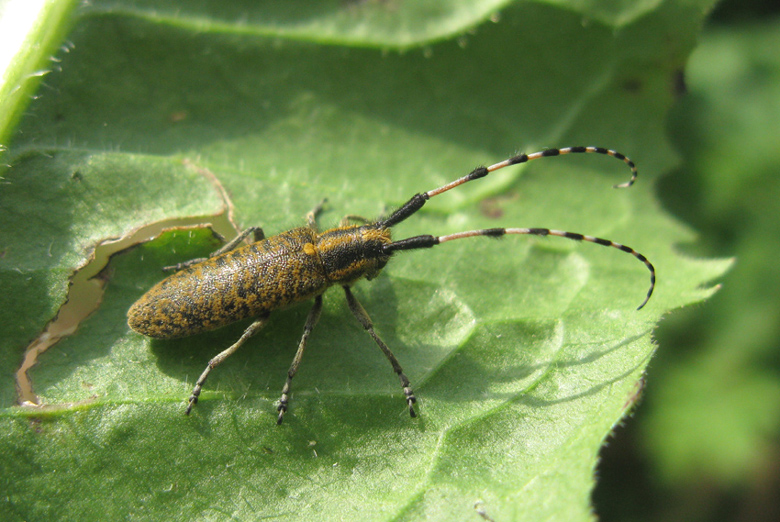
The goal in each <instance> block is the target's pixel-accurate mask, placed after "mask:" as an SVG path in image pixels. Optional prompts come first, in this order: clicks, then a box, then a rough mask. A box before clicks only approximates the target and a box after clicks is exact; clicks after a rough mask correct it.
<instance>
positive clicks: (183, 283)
mask: <svg viewBox="0 0 780 522" xmlns="http://www.w3.org/2000/svg"><path fill="white" fill-rule="evenodd" d="M571 153H597V154H605V155H607V156H612V157H613V158H617V159H619V160H621V161H623V162H625V163H626V164H627V165H628V166H629V168H630V169H631V178H630V179H629V180H628V181H627V182H625V183H621V184H619V185H615V187H616V188H622V187H629V186H631V185H632V184H633V183H634V181H635V180H636V177H637V170H636V167H635V165H634V163H633V162H632V161H631V160H630V159H628V158H627V157H626V156H624V155H623V154H621V153H619V152H615V151H613V150H609V149H603V148H600V147H569V148H564V149H548V150H545V151H542V152H535V153H533V154H518V155H517V156H514V157H512V158H509V159H507V160H505V161H502V162H500V163H496V164H494V165H491V166H489V167H478V168H476V169H474V170H473V171H472V172H471V173H469V174H468V175H466V176H463V177H462V178H459V179H457V180H455V181H453V182H451V183H448V184H446V185H444V186H441V187H439V188H437V189H434V190H431V191H428V192H423V193H421V194H415V195H414V196H413V197H412V198H411V199H410V200H409V201H407V202H406V203H405V204H404V205H403V206H402V207H401V208H399V209H398V210H396V211H395V212H393V213H392V214H390V216H388V217H386V218H382V219H379V220H377V221H374V222H370V221H366V220H363V219H362V218H358V217H356V216H347V217H345V218H344V219H343V220H342V222H341V225H340V226H339V227H338V228H334V229H330V230H326V231H324V232H319V231H318V229H317V223H316V216H317V213H318V212H319V211H320V210H321V209H322V204H320V205H319V206H318V207H317V208H315V209H314V210H312V211H311V212H309V214H308V215H307V220H308V226H307V227H302V228H294V229H292V230H288V231H287V232H282V233H281V234H279V235H276V236H273V237H270V238H266V237H265V235H264V233H263V230H262V229H261V228H259V227H251V228H248V229H246V230H244V231H243V232H242V233H241V234H240V235H239V236H238V237H236V238H235V239H233V240H232V241H230V242H229V243H227V244H226V245H225V246H223V247H222V248H220V249H219V250H217V251H216V252H214V253H213V254H212V255H211V256H210V257H208V258H200V259H192V260H190V261H187V262H185V263H180V264H178V265H176V266H173V267H167V268H168V269H174V270H178V271H177V272H176V273H174V274H173V275H171V276H170V277H168V278H167V279H165V280H163V281H161V282H160V283H158V284H157V285H156V286H154V287H153V288H152V289H151V290H149V291H148V292H147V293H146V294H144V295H143V296H142V297H141V298H140V299H139V300H138V301H136V303H135V304H133V306H131V307H130V310H129V311H128V312H127V318H128V324H129V325H130V328H132V329H133V330H135V331H136V332H139V333H141V334H144V335H146V336H149V337H154V338H157V339H173V338H176V337H186V336H189V335H194V334H197V333H200V332H205V331H208V330H213V329H215V328H219V327H221V326H225V325H227V324H230V323H233V322H235V321H239V320H241V319H246V318H250V317H252V318H255V320H254V322H253V323H252V324H251V325H249V327H248V328H247V329H246V330H245V331H244V333H243V334H242V335H241V338H240V339H238V341H236V342H235V343H233V344H232V345H231V346H230V347H229V348H227V349H226V350H224V351H222V352H220V353H219V354H217V355H216V356H215V357H214V358H213V359H211V360H210V361H209V363H208V366H207V367H206V369H205V370H204V372H203V374H202V375H201V376H200V378H199V379H198V381H197V382H196V383H195V388H194V389H193V391H192V395H191V396H190V399H189V403H188V405H187V410H186V413H188V414H189V413H190V410H191V409H192V407H193V406H194V405H195V404H196V403H197V402H198V396H199V395H200V392H201V389H202V387H203V383H204V382H205V381H206V378H207V377H208V375H209V372H211V370H212V369H213V368H214V367H216V366H218V365H219V364H220V363H221V362H222V361H224V360H225V359H226V358H227V357H229V356H230V355H232V354H233V353H234V352H235V351H236V350H237V349H238V348H239V347H240V346H241V345H242V344H244V342H246V340H247V339H249V338H250V337H252V336H253V335H254V334H255V333H257V332H258V331H259V330H260V329H261V328H262V327H263V326H265V325H266V323H267V322H268V317H269V315H270V313H271V312H273V311H275V310H280V309H282V308H285V307H287V306H290V305H292V304H295V303H298V302H301V301H306V300H308V299H312V298H313V299H314V306H313V307H312V309H311V311H310V312H309V315H308V317H307V319H306V324H305V325H304V329H303V336H302V337H301V340H300V343H299V344H298V350H297V352H296V353H295V357H294V358H293V362H292V365H291V366H290V369H289V370H288V372H287V380H286V381H285V383H284V386H283V388H282V396H281V398H280V400H279V406H278V407H277V410H278V417H277V424H281V422H282V419H283V417H284V413H285V412H286V411H287V405H288V402H289V393H290V384H291V382H292V379H293V377H294V376H295V373H296V372H297V370H298V365H299V364H300V362H301V357H302V356H303V351H304V349H305V347H306V342H307V341H308V339H309V335H310V334H311V331H312V329H313V328H314V325H315V324H316V323H317V321H318V319H319V317H320V312H321V311H322V294H323V292H325V290H327V289H328V288H329V287H331V286H333V285H341V286H342V288H343V289H344V292H345V293H346V297H347V304H348V306H349V309H350V310H351V311H352V313H353V314H354V316H355V317H356V318H357V320H358V321H359V322H360V324H361V325H362V326H363V328H365V330H366V331H367V332H368V334H369V335H370V336H371V337H372V338H373V339H374V341H375V342H376V344H377V345H378V346H379V348H380V349H381V350H382V352H383V353H384V354H385V356H386V357H387V359H388V360H389V361H390V364H391V365H392V366H393V370H394V371H395V373H396V374H397V375H398V378H399V379H400V381H401V386H402V388H403V391H404V396H405V398H406V402H407V404H408V406H409V414H410V415H411V416H412V417H415V416H416V415H415V411H414V403H415V402H416V399H415V397H414V392H413V391H412V388H411V385H410V383H409V379H408V378H407V377H406V375H404V372H403V369H401V365H400V364H399V363H398V360H397V359H396V358H395V356H394V355H393V353H392V352H391V351H390V348H388V346H387V345H386V344H385V343H384V341H382V339H380V338H379V336H378V335H377V334H376V332H375V331H374V326H373V323H372V322H371V318H370V317H369V316H368V314H367V313H366V311H365V309H363V306H362V305H361V304H360V303H359V302H358V300H357V299H356V298H355V296H354V295H353V294H352V291H351V290H350V286H352V285H353V284H354V283H355V282H356V281H358V280H359V279H362V278H366V279H369V280H370V279H373V278H374V277H376V276H377V275H378V274H379V272H380V271H381V270H382V268H384V266H385V265H386V264H387V262H388V261H389V260H390V258H391V257H392V255H393V254H394V253H395V252H397V251H401V250H416V249H420V248H431V247H433V246H436V245H440V244H442V243H446V242H448V241H452V240H455V239H463V238H467V237H474V236H488V237H499V236H503V235H507V234H521V235H537V236H558V237H564V238H567V239H573V240H576V241H589V242H591V243H596V244H598V245H602V246H608V247H612V248H617V249H618V250H622V251H623V252H627V253H629V254H631V255H633V256H634V257H635V258H637V259H638V260H639V261H641V262H642V263H644V265H645V266H646V267H647V269H648V270H650V289H649V290H648V292H647V295H646V297H645V299H644V301H642V304H641V305H640V306H639V308H638V309H641V308H642V307H643V306H644V305H645V304H646V303H647V301H648V300H649V299H650V296H651V295H652V293H653V288H654V287H655V269H654V268H653V265H652V263H650V261H648V259H647V258H646V257H645V256H643V255H642V254H640V253H639V252H637V251H636V250H634V249H633V248H630V247H627V246H625V245H621V244H619V243H615V242H613V241H610V240H609V239H601V238H598V237H593V236H586V235H584V234H578V233H574V232H564V231H561V230H550V229H547V228H488V229H483V230H469V231H466V232H459V233H456V234H449V235H446V236H431V235H422V236H414V237H410V238H407V239H402V240H400V241H393V240H392V238H391V232H390V230H391V229H392V227H394V226H395V225H397V224H398V223H400V222H402V221H404V220H405V219H407V218H409V217H410V216H412V215H413V214H415V213H416V212H417V211H418V210H420V209H421V208H422V207H423V205H425V203H426V202H427V201H428V200H429V199H430V198H432V197H434V196H438V195H439V194H442V193H444V192H447V191H448V190H451V189H453V188H455V187H457V186H459V185H462V184H464V183H467V182H469V181H472V180H475V179H479V178H483V177H485V176H487V175H488V174H489V173H491V172H493V171H496V170H498V169H501V168H503V167H507V166H509V165H516V164H518V163H525V162H527V161H531V160H535V159H539V158H545V157H550V156H559V155H563V154H571ZM353 221H360V222H362V223H363V224H350V223H351V222H353ZM250 234H253V235H254V242H252V243H250V244H248V245H246V246H241V247H239V246H238V245H239V243H241V242H242V241H244V240H245V239H246V238H247V237H248V236H249V235H250Z"/></svg>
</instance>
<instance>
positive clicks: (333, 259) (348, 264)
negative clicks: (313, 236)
mask: <svg viewBox="0 0 780 522" xmlns="http://www.w3.org/2000/svg"><path fill="white" fill-rule="evenodd" d="M391 242H392V239H391V238H390V229H389V228H382V227H378V226H377V225H375V224H370V225H352V226H346V227H340V228H334V229H331V230H326V231H325V232H323V233H322V234H320V235H318V236H317V253H318V254H319V256H320V259H321V260H322V264H323V266H324V267H325V274H326V277H327V278H328V279H329V280H330V281H332V282H333V283H336V284H350V283H353V282H354V281H357V280H358V279H361V278H363V277H365V278H366V279H373V278H374V277H376V276H377V275H378V274H379V272H380V270H382V268H384V266H385V265H386V264H387V261H388V260H389V259H390V254H388V253H385V252H384V251H383V250H382V248H383V246H384V245H387V244H390V243H391Z"/></svg>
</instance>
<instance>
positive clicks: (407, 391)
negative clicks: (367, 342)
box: [343, 285, 417, 417]
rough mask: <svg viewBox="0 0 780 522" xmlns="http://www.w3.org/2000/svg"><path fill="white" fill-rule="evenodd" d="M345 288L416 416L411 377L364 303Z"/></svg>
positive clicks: (351, 304) (413, 415)
mask: <svg viewBox="0 0 780 522" xmlns="http://www.w3.org/2000/svg"><path fill="white" fill-rule="evenodd" d="M343 288H344V293H346V295H347V304H348V305H349V309H350V311H351V312H352V314H353V315H354V316H355V317H356V318H357V320H358V321H359V322H360V324H362V325H363V328H365V330H366V331H367V332H368V335H370V336H371V337H372V338H373V339H374V342H376V344H377V346H379V349H380V350H382V353H384V354H385V357H387V360H388V361H390V364H391V365H392V366H393V370H394V371H395V373H396V374H397V375H398V378H399V379H400V380H401V387H402V388H403V389H404V395H405V396H406V403H407V404H408V405H409V415H411V416H412V417H416V416H417V414H416V413H415V412H414V403H415V402H417V398H416V397H415V396H414V391H413V390H412V385H411V384H410V383H409V379H408V378H407V377H406V375H405V374H404V370H403V368H401V365H400V364H399V363H398V359H396V358H395V355H393V352H391V351H390V348H388V346H387V345H386V344H385V342H384V341H382V339H380V338H379V336H378V335H377V334H376V332H375V331H374V324H373V323H372V322H371V318H370V317H369V316H368V313H367V312H366V309H365V308H363V305H361V304H360V301H358V300H357V298H356V297H355V296H354V295H353V294H352V290H350V288H349V287H348V286H346V285H345V286H344V287H343Z"/></svg>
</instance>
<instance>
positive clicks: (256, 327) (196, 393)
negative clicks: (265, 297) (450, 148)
mask: <svg viewBox="0 0 780 522" xmlns="http://www.w3.org/2000/svg"><path fill="white" fill-rule="evenodd" d="M267 322H268V315H265V316H264V317H261V318H260V319H258V320H256V321H255V322H253V323H252V324H250V325H249V328H247V329H246V330H244V333H243V334H241V337H240V338H239V339H238V341H236V342H235V343H233V344H232V345H231V346H230V347H229V348H228V349H227V350H224V351H222V352H220V353H218V354H217V355H216V356H215V357H214V358H213V359H211V360H210V361H209V364H208V366H206V369H205V370H204V371H203V373H202V374H200V377H199V378H198V381H197V382H196V383H195V388H193V389H192V395H190V400H189V401H188V403H187V410H186V411H185V412H184V413H185V414H186V415H189V414H190V411H191V410H192V407H193V406H195V405H196V404H197V403H198V397H200V392H201V390H202V389H203V384H204V383H205V382H206V379H207V378H208V376H209V373H211V370H213V369H214V368H216V367H217V366H219V365H220V364H221V363H222V361H224V360H225V359H227V358H228V357H230V356H231V355H233V353H235V351H236V350H238V349H239V348H240V347H241V345H242V344H244V343H245V342H246V340H247V339H249V338H250V337H252V336H253V335H255V334H256V333H257V332H259V331H260V329H261V328H262V327H264V326H265V325H266V323H267Z"/></svg>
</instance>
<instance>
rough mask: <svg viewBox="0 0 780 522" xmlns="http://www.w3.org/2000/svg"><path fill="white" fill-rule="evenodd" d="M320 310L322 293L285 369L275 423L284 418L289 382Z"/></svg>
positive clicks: (317, 319)
mask: <svg viewBox="0 0 780 522" xmlns="http://www.w3.org/2000/svg"><path fill="white" fill-rule="evenodd" d="M321 312H322V295H318V296H317V297H315V298H314V306H312V307H311V310H310V311H309V316H308V317H307V318H306V324H305V325H304V326H303V337H301V342H299V343H298V351H297V352H295V358H293V362H292V364H291V365H290V369H289V370H287V380H286V381H284V387H283V388H282V396H281V398H280V399H279V406H277V408H276V409H277V411H278V412H279V416H278V417H277V418H276V424H277V425H278V424H281V423H282V420H283V419H284V412H286V411H287V403H288V402H289V400H290V395H289V394H290V384H292V379H293V377H295V373H296V372H297V371H298V366H299V365H300V364H301V358H302V357H303V350H304V348H306V341H308V340H309V335H311V331H312V330H313V329H314V325H316V324H317V321H319V319H320V313H321Z"/></svg>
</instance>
